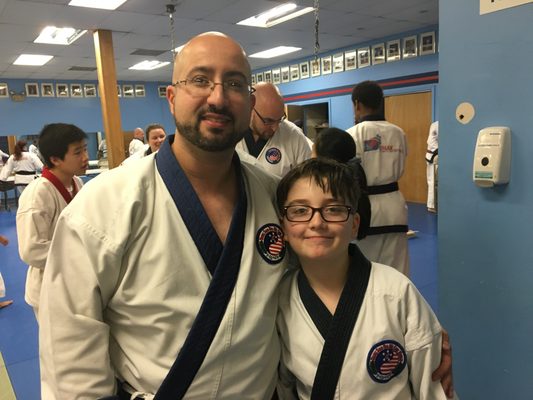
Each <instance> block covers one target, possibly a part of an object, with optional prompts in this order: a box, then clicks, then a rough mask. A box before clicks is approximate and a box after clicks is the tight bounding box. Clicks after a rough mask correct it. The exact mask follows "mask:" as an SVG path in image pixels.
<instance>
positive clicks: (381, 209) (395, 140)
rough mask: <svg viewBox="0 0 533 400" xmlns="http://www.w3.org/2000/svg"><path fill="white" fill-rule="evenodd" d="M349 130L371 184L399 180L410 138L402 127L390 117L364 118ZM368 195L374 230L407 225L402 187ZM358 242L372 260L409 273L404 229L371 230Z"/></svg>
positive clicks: (384, 183)
mask: <svg viewBox="0 0 533 400" xmlns="http://www.w3.org/2000/svg"><path fill="white" fill-rule="evenodd" d="M347 132H348V133H349V134H350V135H351V136H352V137H353V138H354V140H355V143H356V152H357V157H359V158H360V159H361V165H362V166H363V169H364V170H365V173H366V180H367V183H368V186H369V188H370V187H372V186H380V185H386V184H390V183H393V182H398V180H399V179H400V178H401V177H402V175H403V171H404V166H405V157H406V156H407V140H406V137H405V133H404V132H403V130H402V129H401V128H399V127H398V126H396V125H393V124H391V123H389V122H387V121H364V122H360V123H358V124H357V125H355V126H353V127H351V128H350V129H348V130H347ZM369 198H370V205H371V208H372V215H371V219H370V229H371V230H372V228H376V227H391V226H407V204H406V202H405V199H404V197H403V195H402V193H401V192H400V191H399V190H395V191H392V192H388V193H382V194H373V195H372V194H371V195H370V196H369ZM357 245H358V246H359V248H360V249H361V251H362V252H363V254H364V255H365V256H366V257H367V258H368V259H369V260H370V261H375V262H378V263H381V264H385V265H390V266H392V267H394V268H396V269H397V270H398V271H400V272H402V273H403V274H405V275H406V276H409V254H408V245H407V235H406V234H405V232H389V233H383V234H376V235H373V234H369V235H368V236H367V237H366V238H364V239H362V240H360V241H358V242H357Z"/></svg>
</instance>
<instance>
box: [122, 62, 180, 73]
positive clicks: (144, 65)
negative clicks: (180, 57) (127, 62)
mask: <svg viewBox="0 0 533 400" xmlns="http://www.w3.org/2000/svg"><path fill="white" fill-rule="evenodd" d="M168 64H170V62H169V61H157V60H152V61H149V60H144V61H142V62H140V63H138V64H135V65H133V66H131V67H129V68H128V69H137V70H145V71H150V70H152V69H157V68H161V67H164V66H165V65H168Z"/></svg>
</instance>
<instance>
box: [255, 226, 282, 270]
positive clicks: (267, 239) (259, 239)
mask: <svg viewBox="0 0 533 400" xmlns="http://www.w3.org/2000/svg"><path fill="white" fill-rule="evenodd" d="M255 243H256V245H257V250H258V251H259V254H261V257H263V259H264V260H265V261H266V262H267V263H269V264H278V263H279V262H281V260H283V257H284V256H285V242H284V241H283V231H282V230H281V227H280V226H279V225H276V224H266V225H263V226H262V227H261V228H259V230H258V231H257V236H256V238H255Z"/></svg>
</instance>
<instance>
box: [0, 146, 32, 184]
mask: <svg viewBox="0 0 533 400" xmlns="http://www.w3.org/2000/svg"><path fill="white" fill-rule="evenodd" d="M25 149H26V141H25V140H19V141H18V142H17V144H16V145H15V152H14V153H13V154H12V155H10V156H9V158H8V159H7V162H6V165H4V167H3V168H2V171H1V172H0V181H7V180H8V178H9V176H10V175H11V174H13V173H15V185H18V186H19V192H22V190H23V189H24V187H25V186H26V185H27V184H28V183H30V182H31V181H32V180H34V179H35V178H36V177H37V172H40V171H41V170H42V168H43V162H42V161H41V160H40V159H39V157H37V156H36V155H35V154H33V153H30V152H28V151H25Z"/></svg>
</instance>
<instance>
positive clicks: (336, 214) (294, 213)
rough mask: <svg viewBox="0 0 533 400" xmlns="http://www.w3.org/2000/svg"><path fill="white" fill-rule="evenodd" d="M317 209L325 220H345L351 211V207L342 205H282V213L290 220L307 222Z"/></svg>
mask: <svg viewBox="0 0 533 400" xmlns="http://www.w3.org/2000/svg"><path fill="white" fill-rule="evenodd" d="M317 211H318V212H319V213H320V216H321V217H322V219H323V220H324V221H326V222H345V221H347V220H348V218H349V216H350V214H351V212H352V207H350V206H343V205H331V206H325V207H318V208H315V207H311V206H288V207H283V215H284V216H285V218H287V220H288V221H290V222H309V221H311V220H312V219H313V216H314V215H315V212H317Z"/></svg>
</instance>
